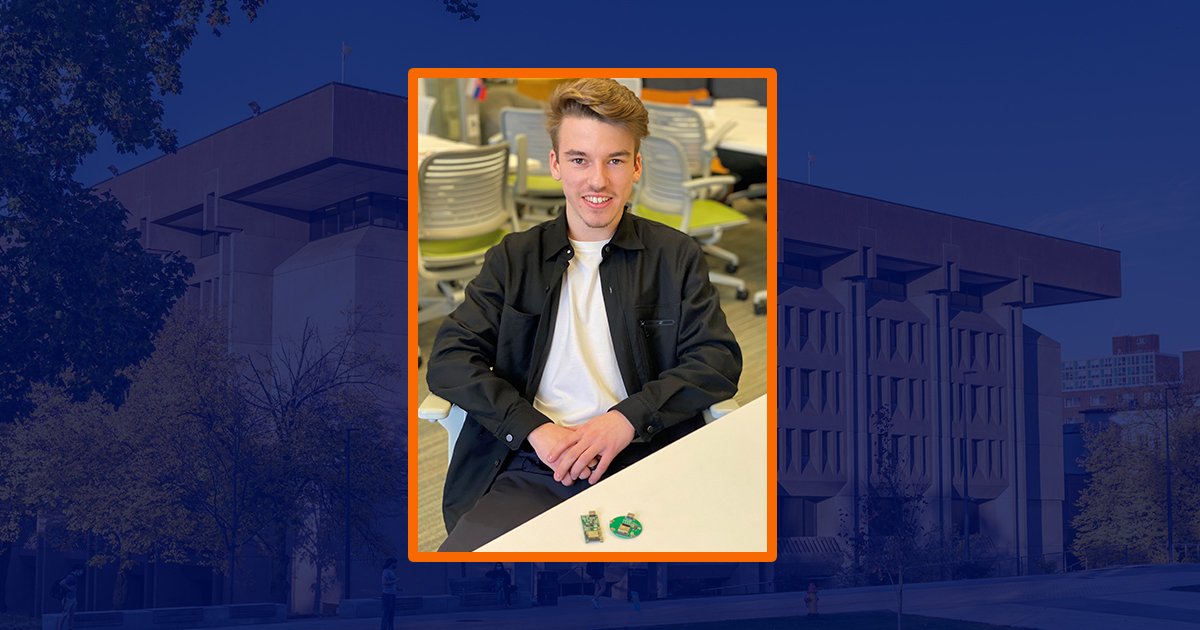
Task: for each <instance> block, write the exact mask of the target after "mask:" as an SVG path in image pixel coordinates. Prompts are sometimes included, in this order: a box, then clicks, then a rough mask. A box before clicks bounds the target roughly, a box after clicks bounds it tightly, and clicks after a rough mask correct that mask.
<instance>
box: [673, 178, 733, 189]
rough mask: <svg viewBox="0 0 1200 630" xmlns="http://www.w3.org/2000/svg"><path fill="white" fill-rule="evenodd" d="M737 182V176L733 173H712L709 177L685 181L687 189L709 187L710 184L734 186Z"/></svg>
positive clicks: (684, 184)
mask: <svg viewBox="0 0 1200 630" xmlns="http://www.w3.org/2000/svg"><path fill="white" fill-rule="evenodd" d="M736 183H737V178H736V177H734V176H733V175H710V176H708V177H697V178H696V179H689V180H688V181H686V182H684V183H683V187H684V189H685V190H695V189H697V188H708V187H709V186H732V185H734V184H736Z"/></svg>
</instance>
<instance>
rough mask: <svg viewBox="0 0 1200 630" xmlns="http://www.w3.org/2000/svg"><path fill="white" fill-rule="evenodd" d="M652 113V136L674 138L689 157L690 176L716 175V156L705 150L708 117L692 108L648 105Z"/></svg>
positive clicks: (647, 110) (647, 107)
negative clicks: (714, 163) (705, 118)
mask: <svg viewBox="0 0 1200 630" xmlns="http://www.w3.org/2000/svg"><path fill="white" fill-rule="evenodd" d="M646 112H647V113H649V114H650V134H651V135H654V136H664V137H667V138H673V139H674V140H675V141H676V142H678V143H679V144H680V146H682V147H683V151H684V155H685V156H687V163H688V173H689V174H690V175H691V176H692V177H705V176H708V175H711V174H712V154H711V153H710V152H709V150H708V149H707V148H706V147H705V143H706V142H707V141H708V135H707V133H706V132H705V129H704V118H703V117H701V116H700V114H699V112H697V111H696V110H694V109H692V108H690V107H676V106H673V105H658V104H654V103H646Z"/></svg>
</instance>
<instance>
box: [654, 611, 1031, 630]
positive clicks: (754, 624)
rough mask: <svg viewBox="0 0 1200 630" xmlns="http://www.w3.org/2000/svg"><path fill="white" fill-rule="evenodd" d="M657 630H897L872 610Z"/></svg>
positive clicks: (923, 620)
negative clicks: (795, 629)
mask: <svg viewBox="0 0 1200 630" xmlns="http://www.w3.org/2000/svg"><path fill="white" fill-rule="evenodd" d="M649 628H653V629H654V630H673V629H675V628H689V629H691V628H701V629H704V628H711V629H713V630H717V629H718V628H721V629H725V628H749V629H750V630H791V629H792V628H797V629H799V630H895V629H896V613H894V612H892V611H890V610H873V611H869V612H853V613H835V614H832V615H819V616H816V617H808V616H803V615H801V616H797V617H770V618H765V619H736V620H734V619H728V620H725V621H710V622H707V623H688V624H674V625H666V626H649ZM1003 628H1008V629H1016V628H1017V626H997V625H993V624H990V623H979V622H976V621H959V620H956V619H941V618H938V617H924V616H922V615H904V630H996V629H1003Z"/></svg>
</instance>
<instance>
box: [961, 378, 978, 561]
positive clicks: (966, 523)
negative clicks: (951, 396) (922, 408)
mask: <svg viewBox="0 0 1200 630" xmlns="http://www.w3.org/2000/svg"><path fill="white" fill-rule="evenodd" d="M978 373H979V370H966V371H964V372H963V385H966V386H967V387H968V388H969V387H970V384H968V383H967V382H966V381H967V379H966V377H967V376H971V375H974V374H978ZM972 396H974V394H972ZM959 405H960V407H961V408H962V410H963V413H962V416H963V434H962V463H963V555H964V557H965V558H966V561H967V562H968V563H969V562H971V467H970V466H969V465H968V464H967V455H968V454H969V453H970V450H969V449H968V448H967V444H968V442H969V441H970V437H969V431H968V430H967V427H968V426H969V424H970V422H971V416H970V414H969V413H967V409H968V407H967V405H966V402H965V401H960V402H959Z"/></svg>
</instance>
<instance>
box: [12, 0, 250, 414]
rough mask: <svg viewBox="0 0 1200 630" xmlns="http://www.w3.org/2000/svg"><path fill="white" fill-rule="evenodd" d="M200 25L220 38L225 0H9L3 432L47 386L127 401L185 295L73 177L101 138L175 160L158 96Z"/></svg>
mask: <svg viewBox="0 0 1200 630" xmlns="http://www.w3.org/2000/svg"><path fill="white" fill-rule="evenodd" d="M262 3H263V0H243V1H242V3H241V8H242V10H243V11H244V12H245V13H246V14H247V15H248V16H249V17H250V18H251V19H253V18H254V16H255V15H256V13H257V11H258V8H259V7H260V6H261V5H262ZM201 19H204V20H206V21H207V23H208V24H209V25H210V26H211V27H212V28H213V30H214V31H217V32H219V31H218V28H219V27H221V26H224V25H226V24H228V23H229V21H230V17H229V10H228V7H227V2H226V0H211V1H210V2H205V1H204V0H187V1H180V0H173V1H172V0H120V1H117V2H106V3H88V2H56V1H51V0H30V1H17V0H0V339H3V342H2V343H3V351H2V352H0V421H4V420H11V419H12V418H15V417H18V416H21V415H24V414H27V413H29V412H30V411H31V410H32V406H31V405H30V403H29V400H28V395H29V393H30V392H31V391H32V389H33V387H34V386H35V385H36V384H38V383H47V384H50V385H53V386H56V387H60V388H62V389H64V390H65V391H67V392H68V393H70V394H71V395H72V396H73V397H74V398H75V399H76V400H83V399H85V398H87V396H88V395H89V394H90V393H92V392H97V393H99V394H100V395H101V396H102V397H103V398H104V399H105V400H107V401H109V402H119V400H120V399H121V396H122V395H123V393H124V390H125V388H126V386H127V385H128V381H127V379H125V378H124V377H123V376H122V375H121V374H120V372H121V370H122V369H123V368H125V367H128V366H130V365H133V364H135V363H137V362H138V361H140V360H141V359H143V358H144V357H145V356H146V355H147V354H149V351H150V349H151V347H150V343H149V341H150V338H151V337H152V336H153V334H154V332H155V331H157V330H158V329H159V327H160V326H161V325H162V318H163V316H164V315H165V313H166V311H167V310H168V309H169V308H170V306H171V304H173V303H174V301H175V300H176V299H178V297H179V296H180V295H181V294H182V292H183V290H184V289H185V284H184V279H185V278H186V276H187V275H188V274H189V273H190V267H189V266H188V264H187V263H186V261H183V260H182V259H180V258H177V257H174V256H169V255H168V256H166V257H165V258H160V257H159V256H157V255H152V254H148V253H147V252H145V251H143V250H142V248H141V247H140V245H139V241H138V236H137V234H136V233H135V232H130V231H128V230H126V227H125V219H126V212H125V209H124V208H123V207H122V206H121V205H120V203H119V202H117V201H116V200H115V199H113V198H112V197H110V196H106V195H97V194H93V193H92V191H90V190H88V189H87V188H85V187H84V186H81V185H80V184H79V183H78V182H76V181H74V179H73V178H74V175H75V171H76V169H77V167H78V166H79V164H80V163H81V162H82V160H83V158H84V157H86V156H87V155H88V154H90V153H91V152H93V151H94V150H95V149H96V146H97V141H98V138H100V137H107V138H108V139H110V140H111V141H112V143H113V145H114V146H115V147H116V148H117V150H119V151H121V152H132V151H136V150H139V149H152V148H157V149H162V150H164V151H173V150H174V149H175V145H176V139H175V133H174V132H173V131H172V130H170V129H167V128H166V127H164V125H163V121H162V118H163V103H162V98H163V96H164V95H165V94H174V93H178V92H179V91H180V89H181V88H182V82H181V79H180V64H179V61H180V57H181V56H182V55H183V53H184V51H186V50H187V48H188V46H190V45H191V43H192V40H193V38H194V37H195V34H196V32H197V25H198V24H199V22H200V20H201Z"/></svg>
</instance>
